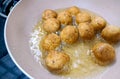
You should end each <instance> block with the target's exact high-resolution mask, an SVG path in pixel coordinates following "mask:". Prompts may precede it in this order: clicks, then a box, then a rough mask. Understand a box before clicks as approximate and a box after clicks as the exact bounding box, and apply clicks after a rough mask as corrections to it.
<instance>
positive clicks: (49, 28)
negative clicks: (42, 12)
mask: <svg viewBox="0 0 120 79" xmlns="http://www.w3.org/2000/svg"><path fill="white" fill-rule="evenodd" d="M59 28H60V22H59V21H58V20H57V19H55V18H49V19H47V20H45V21H44V23H43V29H44V30H45V31H46V32H48V33H51V32H56V31H58V30H59Z"/></svg>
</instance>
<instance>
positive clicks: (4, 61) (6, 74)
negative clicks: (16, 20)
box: [0, 0, 29, 79]
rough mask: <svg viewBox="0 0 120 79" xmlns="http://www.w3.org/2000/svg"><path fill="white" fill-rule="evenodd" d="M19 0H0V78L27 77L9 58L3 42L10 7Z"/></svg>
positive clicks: (21, 78)
mask: <svg viewBox="0 0 120 79" xmlns="http://www.w3.org/2000/svg"><path fill="white" fill-rule="evenodd" d="M18 1H19V0H0V79H29V78H28V77H27V76H25V75H24V74H23V73H22V72H21V71H20V70H19V69H18V68H17V66H16V65H15V64H14V62H13V61H12V60H11V58H10V56H9V54H8V51H7V49H6V46H5V42H4V27H5V26H4V25H5V21H6V18H7V16H8V14H9V12H10V10H11V9H12V7H13V6H14V5H15V4H16V3H17V2H18Z"/></svg>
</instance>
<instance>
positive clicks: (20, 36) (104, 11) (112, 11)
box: [4, 0, 120, 79]
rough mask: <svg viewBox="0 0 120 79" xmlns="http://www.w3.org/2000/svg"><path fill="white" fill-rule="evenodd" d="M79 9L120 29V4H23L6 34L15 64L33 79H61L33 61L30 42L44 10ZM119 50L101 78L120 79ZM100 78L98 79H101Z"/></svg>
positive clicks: (93, 0)
mask: <svg viewBox="0 0 120 79" xmlns="http://www.w3.org/2000/svg"><path fill="white" fill-rule="evenodd" d="M74 5H75V6H78V7H80V8H85V9H88V10H90V11H93V12H95V13H97V14H99V15H101V16H102V17H104V18H105V19H106V20H107V21H108V22H109V23H110V24H113V25H116V26H120V0H21V1H19V2H18V3H17V5H16V6H15V7H14V8H13V9H12V11H11V12H10V14H9V16H8V18H7V20H6V24H5V30H4V32H5V33H4V37H5V43H6V47H7V49H8V52H9V54H10V56H11V58H12V60H13V61H14V63H15V64H16V65H17V66H18V67H19V69H21V70H22V71H23V73H25V74H26V75H27V76H28V77H29V78H30V79H32V78H35V79H60V77H58V76H56V75H53V74H51V73H50V72H48V71H47V70H46V69H45V68H44V67H43V66H41V65H40V64H39V63H37V62H36V61H35V60H34V57H33V55H32V54H31V50H30V46H29V39H30V34H31V32H32V29H33V27H34V26H35V25H36V23H37V22H38V21H39V20H40V19H41V14H42V12H43V11H44V10H45V9H59V8H66V7H70V6H74ZM119 52H120V46H119V45H118V46H116V62H115V63H114V65H112V66H110V67H109V69H108V70H107V71H105V73H104V74H103V75H102V76H101V77H100V78H101V79H114V78H115V79H119V78H120V75H119V73H120V67H119V66H120V53H119ZM100 78H97V79H100Z"/></svg>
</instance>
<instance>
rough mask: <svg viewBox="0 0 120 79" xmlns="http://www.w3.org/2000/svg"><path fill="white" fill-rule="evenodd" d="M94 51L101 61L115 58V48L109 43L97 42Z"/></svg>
mask: <svg viewBox="0 0 120 79" xmlns="http://www.w3.org/2000/svg"><path fill="white" fill-rule="evenodd" d="M92 51H93V53H94V55H95V57H96V59H98V60H99V61H101V62H108V61H113V60H114V59H115V49H114V48H113V47H112V46H111V45H110V44H107V43H97V44H96V45H94V46H93V48H92Z"/></svg>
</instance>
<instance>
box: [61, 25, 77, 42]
mask: <svg viewBox="0 0 120 79" xmlns="http://www.w3.org/2000/svg"><path fill="white" fill-rule="evenodd" d="M78 34H79V33H78V29H77V28H76V27H75V26H72V25H68V26H66V27H65V28H64V29H63V30H62V32H61V33H60V37H61V39H62V41H64V42H66V43H68V44H72V43H75V42H76V41H77V39H78Z"/></svg>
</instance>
